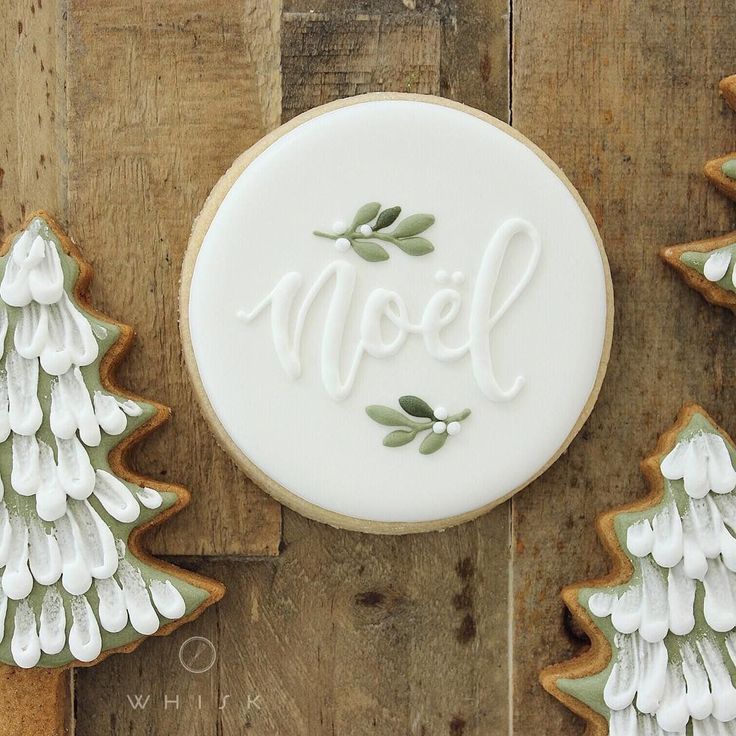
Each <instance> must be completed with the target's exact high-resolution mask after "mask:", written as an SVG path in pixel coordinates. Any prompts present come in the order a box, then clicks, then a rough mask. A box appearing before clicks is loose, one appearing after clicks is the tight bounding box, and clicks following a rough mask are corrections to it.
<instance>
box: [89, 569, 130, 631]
mask: <svg viewBox="0 0 736 736" xmlns="http://www.w3.org/2000/svg"><path fill="white" fill-rule="evenodd" d="M95 590H96V591H97V596H98V598H99V599H100V605H99V607H98V609H97V614H98V615H99V617H100V625H101V626H102V628H103V629H105V631H109V632H110V633H111V634H114V633H116V632H118V631H122V630H123V629H124V628H125V625H126V624H127V623H128V609H127V608H126V607H125V596H124V595H123V590H122V588H121V587H120V586H119V585H118V584H117V581H116V580H115V578H106V579H104V580H95Z"/></svg>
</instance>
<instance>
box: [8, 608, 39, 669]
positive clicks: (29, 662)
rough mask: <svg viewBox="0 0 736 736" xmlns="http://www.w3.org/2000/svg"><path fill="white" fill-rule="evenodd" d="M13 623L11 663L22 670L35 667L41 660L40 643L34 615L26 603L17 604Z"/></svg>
mask: <svg viewBox="0 0 736 736" xmlns="http://www.w3.org/2000/svg"><path fill="white" fill-rule="evenodd" d="M13 623H14V626H13V638H12V639H11V642H10V653H11V655H12V657H13V661H14V662H15V663H16V664H17V665H18V667H23V668H24V669H28V668H30V667H35V666H36V665H37V664H38V660H39V659H40V658H41V642H40V641H39V639H38V631H37V629H36V615H35V614H34V613H33V609H32V608H31V607H30V606H29V605H28V601H21V602H20V603H19V604H18V607H17V608H16V609H15V620H14V622H13Z"/></svg>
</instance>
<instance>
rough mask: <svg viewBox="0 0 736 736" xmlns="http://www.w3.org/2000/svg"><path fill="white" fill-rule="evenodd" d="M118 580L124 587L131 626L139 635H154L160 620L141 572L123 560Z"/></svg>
mask: <svg viewBox="0 0 736 736" xmlns="http://www.w3.org/2000/svg"><path fill="white" fill-rule="evenodd" d="M118 580H119V581H120V584H121V585H122V587H123V595H124V596H125V606H126V608H127V609H128V615H129V616H130V624H131V626H132V627H133V628H134V629H135V630H136V631H137V632H138V633H139V634H146V635H148V634H153V633H155V632H156V631H158V626H159V620H158V616H157V615H156V611H155V610H154V608H153V605H152V604H151V599H150V597H149V595H148V590H147V588H146V583H145V582H144V580H143V576H142V575H141V573H140V571H139V570H136V568H134V567H133V566H132V565H131V564H130V563H129V562H128V561H127V560H125V559H121V560H120V563H119V565H118Z"/></svg>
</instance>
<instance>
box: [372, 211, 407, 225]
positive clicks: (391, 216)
mask: <svg viewBox="0 0 736 736" xmlns="http://www.w3.org/2000/svg"><path fill="white" fill-rule="evenodd" d="M400 214H401V207H388V208H387V209H385V210H384V211H383V212H381V214H380V215H378V219H377V220H376V226H375V227H374V228H373V229H374V230H381V229H383V228H384V227H388V226H389V225H393V224H394V222H395V221H396V218H397V217H398V216H399V215H400Z"/></svg>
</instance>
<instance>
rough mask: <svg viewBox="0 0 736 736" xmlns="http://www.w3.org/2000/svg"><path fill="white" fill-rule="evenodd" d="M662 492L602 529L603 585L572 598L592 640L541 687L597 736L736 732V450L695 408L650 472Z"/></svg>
mask: <svg viewBox="0 0 736 736" xmlns="http://www.w3.org/2000/svg"><path fill="white" fill-rule="evenodd" d="M642 469H643V472H644V475H645V476H646V478H647V480H648V482H649V485H650V489H651V492H650V494H649V496H647V497H646V498H644V499H643V500H642V501H640V502H637V503H634V504H631V505H630V506H625V507H622V508H619V509H615V510H614V511H611V512H609V513H606V514H604V515H603V516H601V517H600V518H599V520H598V528H599V534H600V536H601V539H602V540H603V542H604V543H605V545H606V547H607V548H608V549H609V551H610V553H611V554H612V556H613V558H614V562H615V565H614V569H613V571H612V572H611V573H610V574H609V575H607V576H606V577H604V578H601V579H599V580H594V581H591V582H589V583H587V584H584V585H573V586H570V587H568V588H565V589H564V590H563V598H564V600H565V602H566V604H567V606H568V607H569V609H570V611H571V612H572V614H573V616H574V617H575V618H576V619H577V620H578V622H579V623H580V624H581V625H582V627H583V629H584V630H585V631H586V633H587V634H588V636H589V637H590V639H591V647H590V649H589V650H588V651H587V652H586V653H585V654H583V655H582V656H580V657H578V658H577V659H574V660H571V661H569V662H564V663H562V664H559V665H556V666H554V667H551V668H549V669H547V670H545V671H544V672H543V673H542V684H543V685H544V686H545V688H546V689H547V690H548V691H549V692H551V693H552V694H553V695H555V697H557V698H558V699H559V700H561V701H562V702H563V703H564V704H565V705H567V706H568V707H569V708H570V709H571V710H573V711H575V712H576V713H578V714H579V715H581V716H582V717H584V718H585V719H586V720H587V721H588V722H589V730H588V731H587V732H586V733H590V734H601V735H603V734H606V733H608V734H610V735H611V736H639V735H644V734H646V735H647V736H649V735H651V736H669V735H670V734H678V736H685V735H686V734H687V735H688V736H731V735H732V734H736V687H734V683H735V682H736V494H735V493H734V490H735V489H736V447H735V446H734V443H733V441H732V440H731V439H730V438H729V437H728V435H726V433H725V432H724V431H723V430H722V429H720V428H719V427H718V426H717V425H716V424H715V422H714V421H713V420H712V419H711V418H710V417H709V416H708V415H707V414H706V413H705V412H704V411H703V410H702V409H701V408H700V407H698V406H695V405H690V406H686V407H685V408H684V409H683V410H682V411H681V412H680V415H679V417H678V419H677V422H676V424H675V425H674V427H672V428H671V429H670V430H669V431H668V432H666V433H665V434H664V435H663V436H662V437H661V438H660V441H659V444H658V446H657V449H656V450H655V452H654V454H653V455H652V456H651V457H649V458H647V459H646V460H645V461H644V463H643V464H642Z"/></svg>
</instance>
